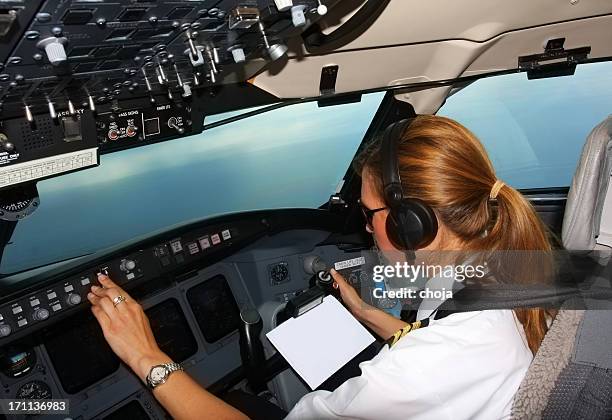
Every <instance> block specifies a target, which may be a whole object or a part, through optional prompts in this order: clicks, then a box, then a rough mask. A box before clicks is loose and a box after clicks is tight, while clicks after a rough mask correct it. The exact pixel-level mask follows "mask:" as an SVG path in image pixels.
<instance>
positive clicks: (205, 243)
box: [198, 236, 210, 249]
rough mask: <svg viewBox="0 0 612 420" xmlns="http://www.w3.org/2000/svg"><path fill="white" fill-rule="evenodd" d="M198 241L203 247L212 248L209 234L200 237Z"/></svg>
mask: <svg viewBox="0 0 612 420" xmlns="http://www.w3.org/2000/svg"><path fill="white" fill-rule="evenodd" d="M198 242H199V243H200V248H202V249H206V248H210V239H209V238H208V236H204V237H203V238H200V239H199V240H198Z"/></svg>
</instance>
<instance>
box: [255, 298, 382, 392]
mask: <svg viewBox="0 0 612 420" xmlns="http://www.w3.org/2000/svg"><path fill="white" fill-rule="evenodd" d="M266 336H267V337H268V339H269V340H270V342H272V344H273V345H274V347H276V349H277V350H278V351H279V352H280V353H281V354H282V355H283V357H284V358H285V359H286V360H287V362H289V364H290V365H291V367H293V369H294V370H295V371H296V372H297V373H298V374H299V375H300V376H301V377H302V379H304V381H306V383H307V384H308V386H309V387H310V388H311V389H315V388H317V387H318V386H319V385H321V384H322V383H323V382H324V381H325V380H326V379H327V378H329V377H330V376H331V375H333V374H334V373H335V372H336V371H337V370H338V369H340V368H341V367H342V366H344V365H345V364H346V363H347V362H348V361H350V360H351V359H352V358H353V357H355V356H357V355H358V354H359V353H361V352H362V351H363V350H364V349H365V348H366V347H367V346H369V345H370V344H372V343H373V342H374V337H373V336H372V334H370V333H369V332H368V330H366V329H365V328H364V327H363V326H362V325H361V324H360V323H359V322H358V321H357V320H356V319H355V317H353V315H351V313H350V312H349V311H348V310H346V308H345V307H344V306H342V304H341V303H340V302H338V300H337V299H336V298H334V297H333V296H327V297H325V298H324V299H323V303H321V304H320V305H319V306H317V307H315V308H314V309H311V310H310V311H308V312H306V313H305V314H303V315H301V316H299V317H298V318H290V319H288V320H287V321H285V322H283V323H282V324H281V325H279V326H278V327H276V328H275V329H273V330H272V331H270V332H269V333H268V334H266Z"/></svg>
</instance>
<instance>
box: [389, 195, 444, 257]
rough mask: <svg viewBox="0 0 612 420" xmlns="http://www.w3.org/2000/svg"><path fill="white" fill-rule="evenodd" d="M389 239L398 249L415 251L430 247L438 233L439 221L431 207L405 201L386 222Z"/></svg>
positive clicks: (420, 202)
mask: <svg viewBox="0 0 612 420" xmlns="http://www.w3.org/2000/svg"><path fill="white" fill-rule="evenodd" d="M386 229H387V237H388V238H389V240H390V241H391V243H393V245H395V246H396V247H397V248H400V249H406V250H414V249H419V248H423V247H425V246H427V245H429V244H430V243H431V242H432V241H433V240H434V238H435V237H436V235H437V233H438V219H437V218H436V215H435V213H434V211H433V209H432V208H431V207H429V206H428V205H427V204H425V203H424V202H422V201H421V200H417V199H404V200H402V201H401V202H400V203H399V204H398V205H397V206H396V207H395V208H393V209H392V210H391V211H390V212H389V214H388V216H387V222H386Z"/></svg>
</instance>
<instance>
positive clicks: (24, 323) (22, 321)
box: [17, 318, 28, 327]
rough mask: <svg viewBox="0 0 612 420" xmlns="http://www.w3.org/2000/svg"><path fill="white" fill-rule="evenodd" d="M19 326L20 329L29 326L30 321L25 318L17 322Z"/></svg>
mask: <svg viewBox="0 0 612 420" xmlns="http://www.w3.org/2000/svg"><path fill="white" fill-rule="evenodd" d="M17 325H18V326H20V327H23V326H26V325H28V320H27V319H25V318H21V319H20V320H19V321H17Z"/></svg>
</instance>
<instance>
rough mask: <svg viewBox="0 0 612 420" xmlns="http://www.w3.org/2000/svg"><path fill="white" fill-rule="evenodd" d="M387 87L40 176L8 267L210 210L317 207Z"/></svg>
mask: <svg viewBox="0 0 612 420" xmlns="http://www.w3.org/2000/svg"><path fill="white" fill-rule="evenodd" d="M383 96H384V94H383V93H376V94H370V95H364V96H363V98H362V100H361V102H360V103H354V104H345V105H338V106H334V107H328V108H318V107H317V103H316V102H310V103H303V104H298V105H292V106H288V107H285V108H280V109H277V110H274V111H271V112H267V113H264V114H261V115H257V116H254V117H250V118H247V119H244V120H241V121H237V122H234V123H231V124H227V125H224V126H220V127H217V128H213V129H210V130H206V131H204V132H203V133H201V134H198V135H194V136H189V137H184V138H181V139H177V140H173V141H168V142H163V143H159V144H153V145H148V146H143V147H137V148H134V149H129V150H125V151H122V152H117V153H112V154H107V155H103V156H101V159H100V160H101V162H100V166H99V167H96V168H93V169H88V170H85V171H81V172H76V173H73V174H69V175H65V176H61V177H58V178H52V179H49V180H45V181H41V182H39V183H38V191H39V194H40V199H41V204H40V207H39V208H38V210H37V211H36V212H34V213H33V214H32V215H31V216H29V217H28V218H26V219H24V220H22V221H20V222H19V223H18V225H17V228H16V229H15V233H14V234H13V237H12V240H11V243H10V244H9V245H8V246H7V247H6V250H5V254H4V257H3V258H2V265H1V268H0V271H1V272H2V273H12V272H16V271H22V270H26V269H28V268H31V267H36V266H40V265H43V264H49V263H51V262H54V261H58V260H62V259H66V258H70V257H73V256H78V255H82V254H85V253H90V252H95V251H97V250H100V249H103V248H106V247H109V246H112V245H114V244H117V243H120V242H123V241H126V240H130V239H132V238H135V237H138V236H142V235H146V234H148V233H151V232H154V231H157V230H159V229H163V228H165V227H169V226H172V225H174V224H177V223H181V222H185V221H189V220H194V219H200V218H204V217H208V216H212V215H219V214H224V213H229V212H237V211H247V210H257V209H271V208H282V207H309V208H317V207H319V206H320V205H321V204H323V203H324V202H326V201H327V200H328V198H329V196H330V195H331V194H333V193H334V192H335V189H336V186H337V185H338V183H339V182H340V180H341V179H342V177H343V175H344V173H345V172H346V169H347V167H348V165H349V164H350V161H351V159H352V158H353V155H354V154H355V151H356V150H357V147H358V146H359V144H360V143H361V141H362V139H363V137H364V134H365V132H366V130H367V128H368V126H369V124H370V122H371V120H372V118H373V116H374V113H375V112H376V110H377V109H378V106H379V105H380V102H381V101H382V98H383ZM233 114H235V113H233ZM233 114H232V115H233ZM227 116H228V115H222V116H215V118H214V119H213V118H208V119H206V123H210V122H212V121H215V120H220V119H223V118H225V117H227Z"/></svg>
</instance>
